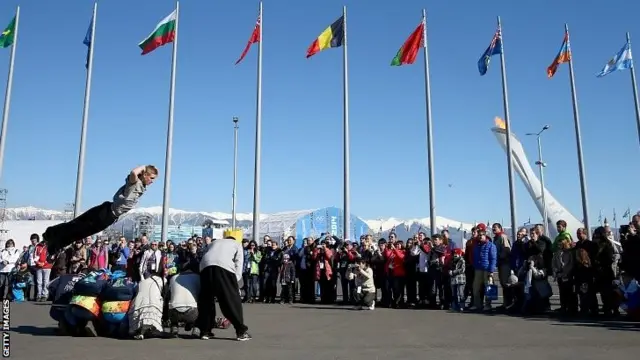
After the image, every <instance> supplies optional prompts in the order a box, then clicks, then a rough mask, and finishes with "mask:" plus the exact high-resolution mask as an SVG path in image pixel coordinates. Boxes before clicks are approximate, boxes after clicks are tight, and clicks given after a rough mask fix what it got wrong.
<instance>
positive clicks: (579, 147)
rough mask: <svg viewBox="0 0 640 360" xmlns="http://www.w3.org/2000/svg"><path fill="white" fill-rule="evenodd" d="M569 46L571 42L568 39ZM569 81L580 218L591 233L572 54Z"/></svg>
mask: <svg viewBox="0 0 640 360" xmlns="http://www.w3.org/2000/svg"><path fill="white" fill-rule="evenodd" d="M564 31H565V32H566V33H567V36H569V25H568V24H564ZM567 41H569V44H567V45H569V46H571V45H570V44H571V42H570V40H569V38H567ZM569 80H570V82H571V100H572V105H573V122H574V126H575V130H576V147H577V151H578V171H579V173H580V195H581V197H582V217H583V219H584V220H583V221H584V228H585V229H587V233H588V234H590V233H591V228H590V225H589V202H588V200H587V181H586V177H585V170H584V159H583V156H582V135H581V131H580V114H579V112H578V96H577V95H576V80H575V77H574V74H573V54H571V56H569Z"/></svg>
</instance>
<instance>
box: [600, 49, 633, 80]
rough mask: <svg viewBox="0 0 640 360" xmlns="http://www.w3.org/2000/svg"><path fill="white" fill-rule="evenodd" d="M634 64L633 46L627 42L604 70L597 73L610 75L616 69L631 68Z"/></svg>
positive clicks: (601, 75)
mask: <svg viewBox="0 0 640 360" xmlns="http://www.w3.org/2000/svg"><path fill="white" fill-rule="evenodd" d="M632 66H633V59H632V58H631V47H630V46H629V43H628V42H627V43H626V44H624V46H623V47H622V49H620V51H618V53H617V54H615V55H614V56H613V57H612V58H611V60H609V62H608V63H607V64H606V65H605V66H604V68H602V70H601V71H600V72H599V73H598V74H596V76H597V77H603V76H605V75H609V74H611V73H612V72H614V71H618V70H626V69H631V67H632Z"/></svg>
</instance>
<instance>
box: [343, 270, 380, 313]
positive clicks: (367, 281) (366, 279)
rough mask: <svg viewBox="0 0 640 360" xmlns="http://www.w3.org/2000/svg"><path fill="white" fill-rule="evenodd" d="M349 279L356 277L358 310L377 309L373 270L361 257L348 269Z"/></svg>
mask: <svg viewBox="0 0 640 360" xmlns="http://www.w3.org/2000/svg"><path fill="white" fill-rule="evenodd" d="M347 279H349V280H350V281H351V280H353V279H355V281H356V288H355V290H354V294H353V298H354V300H355V302H356V308H357V309H358V310H365V309H369V310H373V309H375V299H376V287H375V285H374V283H373V270H372V269H371V267H370V266H369V264H367V262H366V261H365V260H363V259H359V260H358V261H357V262H356V263H355V264H353V265H350V266H349V268H348V269H347Z"/></svg>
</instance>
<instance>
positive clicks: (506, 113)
mask: <svg viewBox="0 0 640 360" xmlns="http://www.w3.org/2000/svg"><path fill="white" fill-rule="evenodd" d="M498 29H499V31H500V45H501V46H502V49H501V51H500V70H501V72H502V101H503V106H504V124H505V132H506V134H507V173H508V174H509V206H510V210H511V241H515V239H516V233H517V232H518V229H517V227H518V222H517V220H516V217H517V216H516V215H517V214H516V186H515V183H514V179H513V152H512V151H511V121H510V120H509V95H508V91H507V70H506V66H505V62H504V37H503V36H502V23H501V21H500V16H498ZM503 226H504V224H503Z"/></svg>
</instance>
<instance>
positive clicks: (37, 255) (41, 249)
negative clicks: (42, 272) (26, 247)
mask: <svg viewBox="0 0 640 360" xmlns="http://www.w3.org/2000/svg"><path fill="white" fill-rule="evenodd" d="M48 256H49V253H48V252H47V245H45V244H44V243H40V244H38V245H36V248H35V250H34V251H33V258H34V260H35V261H36V267H37V268H38V269H51V268H52V267H53V264H51V263H50V262H48V261H47V257H48Z"/></svg>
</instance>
